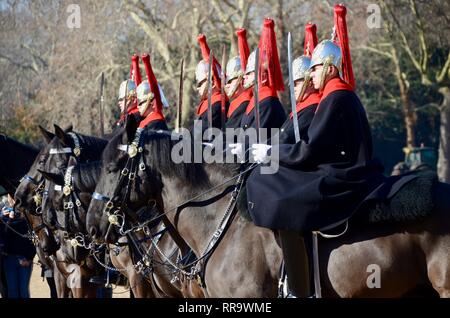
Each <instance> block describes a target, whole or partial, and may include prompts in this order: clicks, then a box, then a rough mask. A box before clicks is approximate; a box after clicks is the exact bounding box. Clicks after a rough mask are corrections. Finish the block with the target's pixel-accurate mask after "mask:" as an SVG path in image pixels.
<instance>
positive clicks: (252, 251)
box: [88, 123, 450, 297]
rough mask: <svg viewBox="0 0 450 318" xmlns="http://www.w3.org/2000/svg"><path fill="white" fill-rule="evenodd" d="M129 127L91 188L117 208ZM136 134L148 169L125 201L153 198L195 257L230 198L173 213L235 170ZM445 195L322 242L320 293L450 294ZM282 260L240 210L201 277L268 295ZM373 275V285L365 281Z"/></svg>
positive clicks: (210, 284)
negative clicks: (175, 152)
mask: <svg viewBox="0 0 450 318" xmlns="http://www.w3.org/2000/svg"><path fill="white" fill-rule="evenodd" d="M129 125H130V123H128V125H127V126H129ZM129 128H132V125H131V126H129ZM127 130H128V132H126V131H124V132H123V133H122V135H118V136H116V137H115V138H113V139H112V140H111V141H110V143H109V144H108V146H107V148H106V149H105V151H104V154H103V164H104V168H105V169H104V170H103V171H102V173H101V177H100V181H99V183H98V185H97V188H96V191H97V192H99V193H103V194H104V195H105V196H109V197H111V198H113V199H112V202H113V203H114V204H115V205H116V206H117V201H118V200H120V197H121V195H122V194H123V191H122V192H116V193H114V189H115V188H116V186H117V182H118V180H119V175H120V172H121V170H122V169H123V168H124V167H125V166H126V164H127V162H129V161H128V154H127V153H126V152H123V151H120V150H117V149H118V146H119V145H120V144H130V142H131V141H132V140H133V138H134V133H133V129H127ZM142 138H143V139H142V140H143V143H142V147H143V152H142V154H143V157H142V162H144V163H145V166H146V167H145V169H139V170H138V171H136V173H137V176H136V178H135V183H134V184H133V185H132V191H131V192H130V193H129V198H130V201H131V202H130V204H133V205H134V208H135V209H137V208H138V207H139V206H145V205H146V204H147V203H148V202H149V201H151V200H156V201H157V202H158V204H159V205H160V208H159V210H160V211H166V214H165V216H166V217H167V218H168V219H169V221H170V222H171V223H172V224H173V225H174V227H175V228H176V229H177V231H178V232H179V234H180V235H181V236H182V238H183V239H184V240H185V241H186V242H187V243H188V244H189V245H190V246H191V247H192V249H193V250H194V251H195V253H196V254H197V256H201V255H203V252H204V251H205V248H206V246H207V244H208V242H209V240H210V238H211V237H212V235H213V233H214V231H215V229H216V228H217V225H218V224H219V222H220V220H221V217H222V215H223V212H222V211H224V210H225V208H226V206H227V202H228V200H229V195H228V196H225V197H224V198H222V199H220V200H218V201H216V202H214V203H212V204H210V205H208V206H206V207H195V208H193V207H188V208H186V209H185V210H183V211H182V212H181V213H179V214H176V213H174V211H175V209H174V207H177V206H179V205H181V203H183V202H186V201H188V200H191V199H192V198H194V197H195V198H196V200H204V199H205V196H203V197H201V198H198V195H199V194H201V193H205V192H206V191H209V190H211V188H214V189H215V191H212V192H209V194H208V196H207V198H210V197H212V196H214V195H215V194H217V193H220V192H221V191H222V190H223V189H224V187H225V186H226V185H229V184H230V183H227V184H223V183H224V180H229V178H230V177H232V176H233V175H236V170H233V169H230V168H229V167H225V166H224V165H220V164H200V165H199V164H189V163H180V164H175V163H174V162H173V161H172V160H171V156H170V155H171V151H172V149H173V146H174V144H175V142H174V141H172V140H171V138H170V136H167V135H164V134H158V133H155V132H147V133H146V134H145V135H143V136H142ZM119 148H120V147H119ZM216 187H217V188H216ZM113 194H114V196H116V197H114V196H113ZM449 194H450V185H448V184H444V183H437V184H436V185H435V187H434V189H433V199H434V200H433V201H434V210H433V211H432V213H430V214H429V215H428V216H426V217H425V218H423V219H418V220H416V221H408V222H391V223H387V222H382V223H378V224H366V225H358V226H356V225H355V226H353V225H352V223H351V225H350V230H349V231H348V232H347V233H346V234H345V235H343V236H341V237H339V238H337V239H333V240H331V239H330V240H325V241H321V243H320V264H321V266H320V268H321V270H320V273H321V277H322V286H323V295H324V296H329V297H400V296H406V295H410V294H411V293H412V292H414V290H416V289H418V288H421V287H423V286H425V287H427V286H432V288H433V289H434V290H435V291H437V293H439V295H440V296H441V297H448V296H450V294H449V291H450V275H449V273H450V258H449V255H450V253H449V252H450V213H449V210H450V195H449ZM420 195H421V194H420V193H418V194H417V196H420ZM101 211H103V206H99V205H98V204H96V205H95V206H94V205H91V206H90V211H89V213H90V214H91V215H90V216H92V217H94V215H96V217H97V218H102V221H101V222H100V226H98V227H96V226H95V225H93V223H90V222H89V220H88V229H89V231H90V232H91V233H93V234H95V235H96V236H97V237H99V236H102V235H105V234H106V230H107V229H108V221H107V218H106V216H105V215H102V214H101V213H102V212H101ZM241 212H245V211H241ZM281 258H282V257H281V250H280V248H279V247H278V245H277V243H276V240H275V236H274V234H273V232H272V231H271V230H269V229H265V228H258V227H256V226H254V225H253V224H252V222H251V221H249V220H248V219H246V218H245V217H244V216H243V215H241V214H238V215H236V217H235V218H234V220H233V222H232V224H231V226H230V227H229V229H228V231H227V232H226V233H225V234H224V235H223V237H222V240H221V242H220V244H219V246H218V247H217V249H216V250H215V251H214V253H213V254H212V256H211V257H210V259H209V261H208V263H207V266H206V271H205V279H204V282H205V285H206V287H205V290H206V292H207V295H209V296H212V297H274V296H276V295H277V293H276V286H277V280H278V269H279V268H280V262H281ZM374 277H375V278H374ZM376 277H379V284H378V283H377V279H376ZM372 278H373V279H374V281H375V283H371V282H370V280H371V279H372Z"/></svg>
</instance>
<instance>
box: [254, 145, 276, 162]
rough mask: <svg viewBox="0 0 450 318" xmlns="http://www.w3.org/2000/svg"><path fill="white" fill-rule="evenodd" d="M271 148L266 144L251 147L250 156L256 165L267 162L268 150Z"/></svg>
mask: <svg viewBox="0 0 450 318" xmlns="http://www.w3.org/2000/svg"><path fill="white" fill-rule="evenodd" d="M270 148H272V146H270V145H266V144H253V145H252V156H253V160H254V161H255V162H257V163H262V162H267V161H268V159H269V158H268V154H267V152H268V151H269V149H270Z"/></svg>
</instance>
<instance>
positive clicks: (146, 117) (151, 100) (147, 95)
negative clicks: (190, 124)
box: [136, 54, 168, 130]
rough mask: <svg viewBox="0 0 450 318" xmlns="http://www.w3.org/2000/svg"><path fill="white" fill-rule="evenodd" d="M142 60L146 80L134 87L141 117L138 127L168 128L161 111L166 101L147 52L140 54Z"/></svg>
mask: <svg viewBox="0 0 450 318" xmlns="http://www.w3.org/2000/svg"><path fill="white" fill-rule="evenodd" d="M142 61H143V62H144V66H145V72H146V74H147V80H145V81H143V82H142V83H141V84H139V86H138V87H137V89H136V92H137V101H138V106H137V109H138V110H139V114H140V115H141V117H142V120H141V122H140V123H139V127H138V129H144V128H148V129H155V130H158V129H162V130H168V128H167V124H166V119H165V118H164V115H163V113H162V108H163V106H164V103H165V104H166V105H167V101H166V99H165V97H164V93H163V91H162V89H161V86H159V84H158V81H157V80H156V77H155V74H154V73H153V69H152V66H151V64H150V56H149V55H148V54H144V55H142Z"/></svg>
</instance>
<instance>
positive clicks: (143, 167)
mask: <svg viewBox="0 0 450 318" xmlns="http://www.w3.org/2000/svg"><path fill="white" fill-rule="evenodd" d="M139 170H141V171H144V170H145V164H144V163H143V162H141V163H140V164H139Z"/></svg>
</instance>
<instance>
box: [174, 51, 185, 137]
mask: <svg viewBox="0 0 450 318" xmlns="http://www.w3.org/2000/svg"><path fill="white" fill-rule="evenodd" d="M183 81H184V58H182V59H181V70H180V87H179V89H178V107H177V121H176V122H175V132H177V133H179V132H180V128H181V119H182V116H183Z"/></svg>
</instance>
